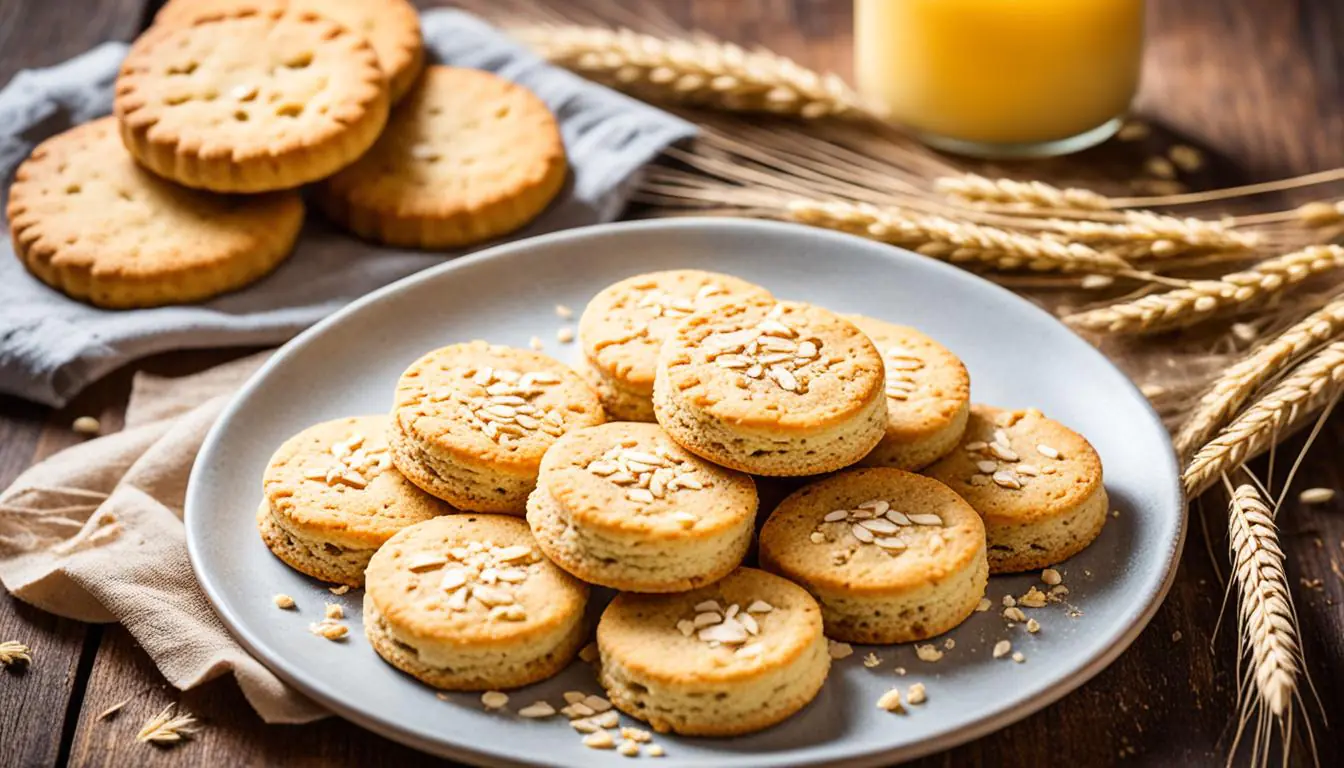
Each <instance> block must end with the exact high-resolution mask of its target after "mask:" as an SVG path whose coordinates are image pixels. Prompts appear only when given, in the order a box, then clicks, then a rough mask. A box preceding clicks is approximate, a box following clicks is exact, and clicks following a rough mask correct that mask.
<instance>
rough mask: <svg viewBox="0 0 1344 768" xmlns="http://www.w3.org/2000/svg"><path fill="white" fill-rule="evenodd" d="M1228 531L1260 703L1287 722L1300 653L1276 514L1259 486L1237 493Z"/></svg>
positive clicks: (1244, 633)
mask: <svg viewBox="0 0 1344 768" xmlns="http://www.w3.org/2000/svg"><path fill="white" fill-rule="evenodd" d="M1228 533H1229V534H1230V537H1231V548H1232V575H1233V578H1234V579H1235V580H1236V582H1237V587H1238V595H1237V598H1238V600H1237V602H1238V603H1239V605H1240V610H1239V611H1238V614H1239V616H1240V618H1241V636H1242V643H1243V646H1244V648H1245V649H1246V651H1245V652H1246V653H1247V654H1248V655H1249V657H1250V663H1251V679H1252V680H1254V681H1255V689H1256V691H1257V693H1258V694H1259V699H1260V701H1261V702H1263V703H1264V705H1265V706H1267V707H1269V711H1270V713H1271V714H1272V715H1273V716H1274V717H1276V718H1282V717H1284V715H1285V714H1286V713H1288V712H1289V709H1290V707H1291V706H1292V703H1293V697H1294V695H1295V694H1296V691H1297V675H1298V673H1299V672H1300V671H1301V664H1300V661H1299V660H1300V658H1301V649H1300V648H1299V647H1298V643H1297V635H1298V632H1297V627H1296V624H1297V621H1296V617H1295V616H1294V614H1293V608H1292V596H1291V593H1290V592H1289V591H1288V578H1287V576H1286V575H1285V573H1284V567H1283V550H1282V549H1280V548H1279V534H1278V531H1277V529H1276V528H1275V526H1274V514H1273V512H1272V511H1271V510H1270V508H1269V505H1268V504H1266V503H1265V500H1264V498H1263V497H1262V496H1261V495H1260V492H1259V491H1258V490H1257V489H1256V488H1255V486H1253V485H1250V484H1246V485H1242V486H1240V487H1238V488H1237V489H1236V491H1235V492H1234V493H1233V494H1232V501H1231V503H1230V504H1229V505H1228Z"/></svg>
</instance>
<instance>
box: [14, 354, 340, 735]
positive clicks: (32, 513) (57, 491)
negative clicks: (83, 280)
mask: <svg viewBox="0 0 1344 768" xmlns="http://www.w3.org/2000/svg"><path fill="white" fill-rule="evenodd" d="M269 354H270V353H269V352H267V353H263V354H260V355H254V356H252V357H247V358H243V359H241V360H237V361H234V362H232V363H228V364H226V365H222V366H219V367H218V368H213V369H211V370H209V371H206V372H204V373H201V374H197V375H195V376H189V377H185V378H181V379H175V380H169V379H160V378H157V377H153V376H148V375H145V374H140V375H138V376H137V377H136V379H135V382H134V385H133V388H132V392H131V400H130V405H129V407H128V409H127V412H126V426H125V428H124V429H123V430H122V431H120V432H116V433H114V434H111V435H108V436H107V437H102V438H98V439H96V440H90V441H89V442H87V443H82V444H80V445H77V446H74V447H73V448H69V449H67V450H65V451H62V452H60V453H58V454H56V455H54V456H52V457H51V458H49V459H47V460H46V461H44V462H42V463H41V464H38V465H37V466H35V467H33V468H31V469H29V470H28V471H27V472H25V473H23V474H22V475H20V476H19V478H18V479H17V480H15V481H14V484H13V485H11V486H10V487H9V488H8V489H7V490H6V491H5V492H4V493H3V494H0V582H3V583H4V585H5V588H6V589H8V590H9V591H10V592H11V593H12V594H13V595H14V596H15V597H17V598H19V599H20V600H23V601H25V602H28V603H31V604H33V605H36V606H37V607H39V608H42V609H44V610H47V611H50V612H52V613H55V614H58V615H60V616H65V617H68V618H72V619H78V620H81V621H97V622H103V621H119V622H121V623H122V624H124V625H125V626H126V628H127V629H128V630H130V632H131V634H132V635H134V636H135V639H136V640H137V641H138V642H139V643H140V646H141V647H142V648H144V649H145V651H146V652H147V653H148V654H149V655H150V657H151V658H152V659H153V660H154V663H155V664H157V665H158V667H159V671H161V672H162V673H163V676H164V677H165V678H167V680H168V682H170V683H172V684H173V685H175V686H177V687H178V688H182V689H186V688H191V687H193V686H196V685H199V684H201V683H204V682H206V681H208V680H212V679H214V678H216V677H219V676H220V675H223V674H224V673H226V672H232V673H233V677H234V678H235V679H236V680H237V681H238V685H239V687H241V688H242V691H243V694H244V696H246V697H247V700H248V701H249V702H250V703H251V704H252V707H253V708H254V709H256V711H257V713H258V714H259V715H261V717H262V719H264V720H265V721H266V722H268V723H301V722H307V721H310V720H316V719H318V718H320V717H323V716H325V715H326V714H327V713H326V711H325V710H323V709H322V708H321V707H319V706H318V705H317V704H314V703H313V702H312V701H311V700H309V699H307V698H306V697H304V696H303V695H302V694H299V693H297V692H296V691H294V690H293V689H292V688H290V687H289V686H287V685H285V684H284V683H282V682H281V681H280V680H279V678H277V677H276V676H275V675H274V674H272V673H271V671H270V670H268V669H267V668H266V667H264V666H262V665H261V663H260V662H258V661H257V660H256V659H254V658H252V657H251V656H250V655H248V653H247V651H245V650H243V648H242V647H241V646H239V645H238V643H237V641H236V640H234V639H233V636H232V635H230V634H229V632H228V630H227V629H225V628H224V625H223V624H222V623H221V622H220V620H219V617H218V616H216V615H215V612H214V610H213V609H212V608H211V607H210V603H209V602H208V601H207V600H206V598H205V593H204V592H202V591H201V587H200V585H199V584H197V583H196V577H195V575H194V574H193V572H192V569H191V563H190V562H189V561H188V560H187V540H186V532H185V530H184V529H183V526H182V505H183V502H184V500H185V498H186V490H187V475H188V474H189V473H190V472H191V465H192V462H194V461H195V459H196V453H197V451H199V450H200V447H201V443H202V442H203V441H204V440H205V434H206V432H207V431H209V429H210V425H212V424H214V422H215V419H216V418H218V417H219V414H220V412H221V411H223V409H224V405H225V404H226V403H227V402H228V400H229V398H230V397H231V396H232V394H233V392H234V391H235V390H236V389H237V388H238V387H239V386H240V385H241V384H242V383H243V381H244V380H245V379H246V378H247V377H248V376H249V375H250V374H251V373H252V372H253V371H255V370H256V369H257V367H258V366H259V365H260V364H261V363H262V362H264V361H265V359H266V357H268V356H269Z"/></svg>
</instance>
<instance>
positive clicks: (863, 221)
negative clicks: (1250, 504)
mask: <svg viewBox="0 0 1344 768" xmlns="http://www.w3.org/2000/svg"><path fill="white" fill-rule="evenodd" d="M786 210H787V216H788V218H790V219H792V220H794V221H797V222H800V223H803V224H811V225H813V226H818V227H825V228H827V229H837V230H841V231H844V232H850V233H853V234H859V235H863V236H864V237H868V238H871V239H873V240H880V241H882V242H884V243H891V244H893V245H900V246H903V247H906V248H910V249H912V250H914V251H916V252H918V253H921V254H923V255H925V256H930V257H932V258H936V259H940V260H944V261H950V262H953V263H959V264H960V263H975V264H980V265H983V266H986V267H990V268H993V269H1000V270H1023V269H1025V270H1031V271H1034V272H1050V271H1055V272H1078V271H1087V272H1124V271H1127V270H1129V269H1130V266H1129V264H1128V262H1126V261H1125V260H1123V259H1120V258H1117V257H1115V256H1112V255H1109V254H1104V253H1101V252H1098V251H1096V250H1094V249H1092V248H1089V247H1088V246H1086V245H1080V244H1075V243H1064V242H1060V241H1057V240H1051V239H1047V238H1040V237H1033V236H1031V235H1024V234H1018V233H1015V232H1008V231H1006V230H1002V229H997V228H995V227H987V226H982V225H979V224H968V223H964V222H959V221H953V220H951V219H945V218H943V217H941V216H926V215H921V214H914V213H909V212H906V211H902V210H901V209H898V208H878V207H877V206H873V205H869V204H867V203H847V202H823V201H817V200H794V201H791V202H790V203H789V204H788V206H787V208H786Z"/></svg>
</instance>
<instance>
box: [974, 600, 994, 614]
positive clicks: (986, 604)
mask: <svg viewBox="0 0 1344 768" xmlns="http://www.w3.org/2000/svg"><path fill="white" fill-rule="evenodd" d="M993 605H994V603H992V602H990V599H989V598H988V597H982V598H980V604H979V605H977V606H975V612H976V613H984V612H985V611H988V610H989V609H990V607H991V606H993Z"/></svg>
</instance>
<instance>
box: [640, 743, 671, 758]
mask: <svg viewBox="0 0 1344 768" xmlns="http://www.w3.org/2000/svg"><path fill="white" fill-rule="evenodd" d="M644 754H646V755H648V756H649V757H662V756H664V755H666V754H667V753H666V752H664V751H663V748H662V747H660V746H658V745H657V744H650V745H649V748H648V749H646V750H644Z"/></svg>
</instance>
